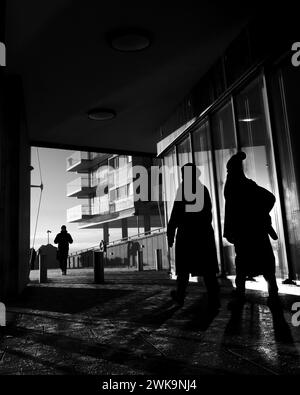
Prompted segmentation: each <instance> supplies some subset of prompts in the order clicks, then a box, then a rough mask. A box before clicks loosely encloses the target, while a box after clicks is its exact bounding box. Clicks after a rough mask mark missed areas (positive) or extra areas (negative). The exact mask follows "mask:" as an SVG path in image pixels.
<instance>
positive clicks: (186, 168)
mask: <svg viewBox="0 0 300 395" xmlns="http://www.w3.org/2000/svg"><path fill="white" fill-rule="evenodd" d="M190 171H192V172H191V173H189V172H190ZM187 174H191V177H192V180H195V179H196V180H197V179H199V177H200V176H201V170H200V169H199V168H198V167H197V166H196V165H194V163H186V164H185V165H183V166H182V167H181V177H182V180H184V179H185V177H186V176H187Z"/></svg>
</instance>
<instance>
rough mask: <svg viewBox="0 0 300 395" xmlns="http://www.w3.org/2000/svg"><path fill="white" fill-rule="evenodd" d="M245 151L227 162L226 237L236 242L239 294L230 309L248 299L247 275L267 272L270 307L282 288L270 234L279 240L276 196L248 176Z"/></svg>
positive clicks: (265, 274) (276, 299)
mask: <svg viewBox="0 0 300 395" xmlns="http://www.w3.org/2000/svg"><path fill="white" fill-rule="evenodd" d="M245 158H246V154H245V153H244V152H238V153H237V154H235V155H233V156H232V157H231V158H230V159H229V161H228V163H227V179H226V184H225V189H224V196H225V201H226V203H225V223H224V237H225V238H226V239H227V240H228V241H229V243H232V244H234V248H235V253H236V258H235V265H236V279H235V282H236V297H235V299H234V300H233V301H231V302H230V303H229V308H234V307H241V306H242V305H243V304H244V302H245V281H246V277H247V276H250V277H256V276H258V275H261V274H262V275H263V276H264V278H265V280H266V281H267V283H268V290H269V299H268V304H269V306H270V307H274V306H278V305H279V299H278V287H277V283H276V277H275V257H274V253H273V249H272V246H271V242H270V239H269V235H270V236H271V237H272V238H273V239H274V240H276V239H277V238H278V237H277V234H276V232H275V230H274V229H273V228H272V224H271V217H270V215H269V213H270V211H271V210H272V208H273V206H274V204H275V200H276V199H275V196H274V195H273V194H272V193H271V192H269V191H268V190H267V189H265V188H263V187H261V186H259V185H257V184H256V183H255V182H254V181H253V180H250V179H249V178H247V177H246V176H245V174H244V170H243V160H244V159H245Z"/></svg>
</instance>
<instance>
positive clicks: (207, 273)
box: [167, 163, 220, 308]
mask: <svg viewBox="0 0 300 395" xmlns="http://www.w3.org/2000/svg"><path fill="white" fill-rule="evenodd" d="M181 173H182V183H181V184H180V186H179V188H178V190H177V194H176V199H175V202H174V205H173V209H172V213H171V217H170V220H169V223H168V226H167V238H168V245H169V247H172V246H173V243H174V239H175V232H176V230H177V232H176V244H175V267H176V275H177V290H176V291H172V292H171V296H172V298H173V300H175V301H176V302H177V303H178V304H180V305H183V303H184V299H185V295H186V288H187V286H188V282H189V276H190V274H191V275H192V276H203V279H204V282H205V285H206V288H207V293H208V303H209V307H212V308H218V307H219V304H220V302H219V284H218V280H217V277H216V274H217V273H218V271H219V267H218V259H217V251H216V244H215V237H214V230H213V227H212V204H211V199H210V195H209V192H208V189H207V188H206V187H205V186H204V185H203V184H202V183H201V182H200V180H199V176H200V175H201V172H200V170H199V168H197V167H196V166H195V165H194V164H192V163H188V164H186V165H184V166H183V167H182V169H181ZM189 175H190V176H189ZM185 192H188V193H187V194H188V195H189V196H190V197H192V196H195V199H194V200H193V201H192V200H191V199H190V197H189V198H188V199H187V198H186V195H187V194H186V193H185Z"/></svg>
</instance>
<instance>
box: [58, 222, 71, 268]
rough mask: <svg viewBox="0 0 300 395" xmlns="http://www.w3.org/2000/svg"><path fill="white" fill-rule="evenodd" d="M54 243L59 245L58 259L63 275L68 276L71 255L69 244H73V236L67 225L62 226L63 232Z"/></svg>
mask: <svg viewBox="0 0 300 395" xmlns="http://www.w3.org/2000/svg"><path fill="white" fill-rule="evenodd" d="M54 243H55V244H58V250H57V259H58V261H59V264H60V268H61V271H62V274H63V275H66V274H67V262H68V255H69V244H72V243H73V239H72V236H71V235H70V233H68V232H67V228H66V226H65V225H62V227H61V232H60V233H58V234H57V235H56V237H55V239H54Z"/></svg>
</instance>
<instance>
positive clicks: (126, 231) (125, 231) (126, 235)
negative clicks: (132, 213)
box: [121, 218, 128, 240]
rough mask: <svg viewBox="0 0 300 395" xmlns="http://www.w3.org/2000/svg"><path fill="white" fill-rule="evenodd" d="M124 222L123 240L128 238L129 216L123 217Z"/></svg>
mask: <svg viewBox="0 0 300 395" xmlns="http://www.w3.org/2000/svg"><path fill="white" fill-rule="evenodd" d="M121 222H122V240H127V239H128V224H127V218H123V219H122V220H121Z"/></svg>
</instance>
